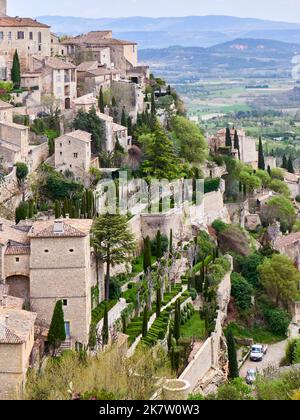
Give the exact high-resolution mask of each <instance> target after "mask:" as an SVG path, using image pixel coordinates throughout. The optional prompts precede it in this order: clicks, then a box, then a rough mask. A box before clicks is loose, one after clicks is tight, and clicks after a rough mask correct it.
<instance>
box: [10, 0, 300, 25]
mask: <svg viewBox="0 0 300 420" xmlns="http://www.w3.org/2000/svg"><path fill="white" fill-rule="evenodd" d="M8 5H9V6H8V9H9V10H8V13H9V14H10V15H11V16H16V15H19V16H41V15H64V16H84V17H122V16H154V17H159V16H188V15H207V14H224V15H233V16H242V17H256V18H263V19H272V20H284V21H291V22H300V1H299V0H50V1H48V2H43V1H41V0H28V1H24V0H8Z"/></svg>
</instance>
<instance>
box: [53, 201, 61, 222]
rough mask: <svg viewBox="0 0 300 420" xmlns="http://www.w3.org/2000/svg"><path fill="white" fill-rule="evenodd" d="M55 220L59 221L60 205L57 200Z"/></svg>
mask: <svg viewBox="0 0 300 420" xmlns="http://www.w3.org/2000/svg"><path fill="white" fill-rule="evenodd" d="M54 211H55V218H56V219H59V218H60V217H61V205H60V202H59V201H58V200H56V201H55V209H54Z"/></svg>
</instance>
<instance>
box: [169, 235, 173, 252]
mask: <svg viewBox="0 0 300 420" xmlns="http://www.w3.org/2000/svg"><path fill="white" fill-rule="evenodd" d="M169 251H170V254H172V253H173V229H171V230H170V240H169Z"/></svg>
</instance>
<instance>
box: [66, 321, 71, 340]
mask: <svg viewBox="0 0 300 420" xmlns="http://www.w3.org/2000/svg"><path fill="white" fill-rule="evenodd" d="M65 330H66V339H67V340H69V339H70V338H71V328H70V322H69V321H66V322H65Z"/></svg>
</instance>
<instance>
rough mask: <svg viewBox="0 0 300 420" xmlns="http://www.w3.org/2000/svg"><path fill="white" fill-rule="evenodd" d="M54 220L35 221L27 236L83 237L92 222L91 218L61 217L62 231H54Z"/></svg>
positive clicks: (88, 231)
mask: <svg viewBox="0 0 300 420" xmlns="http://www.w3.org/2000/svg"><path fill="white" fill-rule="evenodd" d="M54 222H55V221H54V220H47V221H40V222H35V223H34V225H33V227H32V229H31V231H30V232H29V235H28V236H29V237H30V238H64V237H65V238H68V237H85V236H87V235H89V233H90V231H91V228H92V224H93V220H91V219H61V222H62V224H63V231H62V232H61V233H56V232H54Z"/></svg>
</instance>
